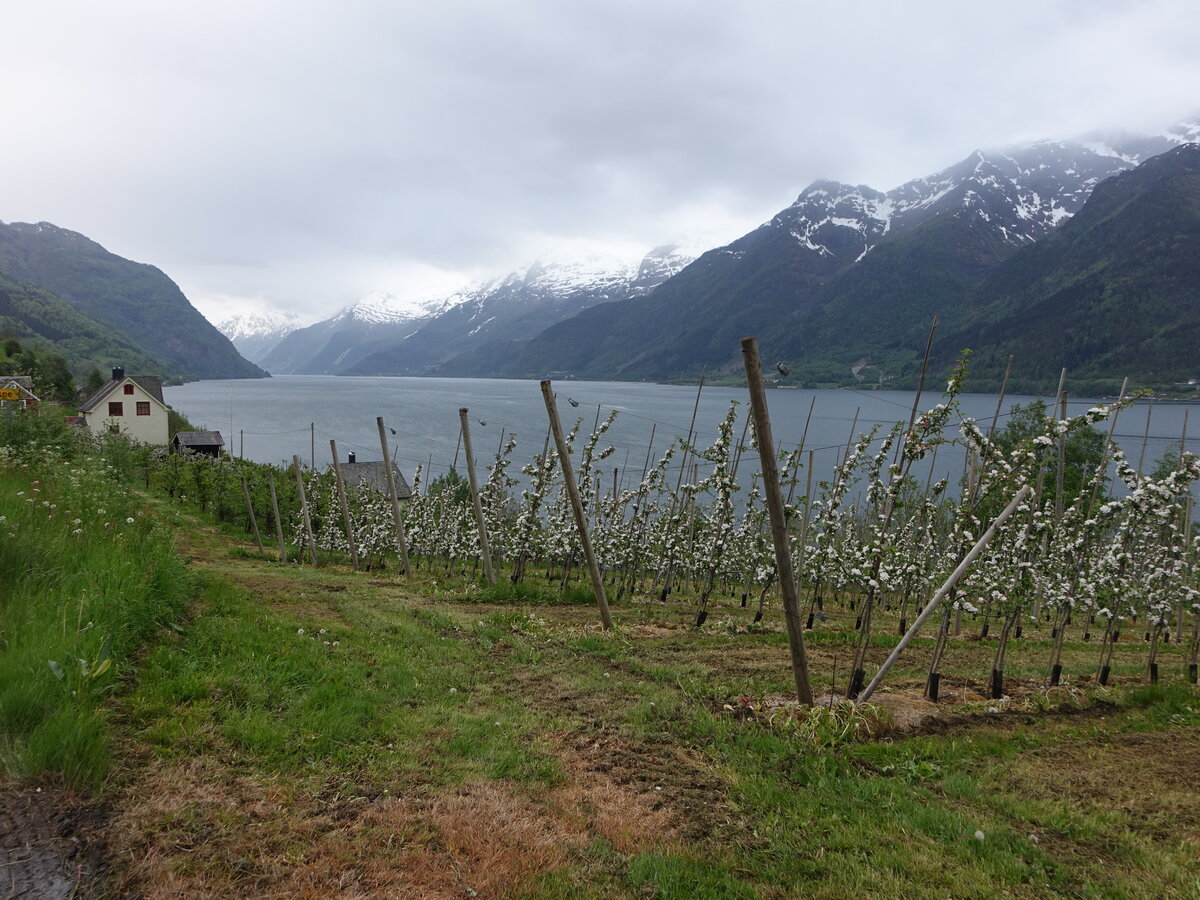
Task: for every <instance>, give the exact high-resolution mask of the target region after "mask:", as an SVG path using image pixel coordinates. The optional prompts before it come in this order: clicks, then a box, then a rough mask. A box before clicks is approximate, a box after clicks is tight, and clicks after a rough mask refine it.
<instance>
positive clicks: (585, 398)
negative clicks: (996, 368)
mask: <svg viewBox="0 0 1200 900" xmlns="http://www.w3.org/2000/svg"><path fill="white" fill-rule="evenodd" d="M554 388H555V390H556V391H557V393H558V400H559V402H558V408H559V415H560V417H561V418H562V420H563V425H564V427H565V428H570V427H571V425H572V424H573V423H574V422H575V421H576V420H577V419H583V423H584V424H583V428H582V429H581V430H582V431H583V432H584V433H587V432H590V431H591V429H592V427H593V425H594V423H595V421H596V418H597V413H599V416H600V418H601V419H603V418H604V416H606V415H607V414H608V412H609V411H610V410H612V409H616V410H618V416H617V420H616V423H615V424H614V425H613V427H612V429H611V430H610V431H609V432H608V434H607V435H606V439H605V444H606V445H607V444H611V445H613V446H614V447H615V448H616V452H615V453H613V454H612V456H610V457H609V458H608V459H607V460H605V461H604V463H602V464H601V470H602V471H603V472H604V475H605V477H606V479H609V480H611V479H612V477H613V474H612V473H613V470H614V469H616V470H617V479H618V481H619V482H621V483H623V484H625V485H626V486H629V485H631V484H633V483H634V482H635V481H636V480H637V479H638V478H639V477H640V476H641V472H642V468H643V466H644V464H645V461H646V454H647V449H648V447H650V437H651V431H652V429H653V433H654V443H653V446H652V447H650V450H651V453H652V455H653V457H654V458H655V459H657V458H658V457H660V456H661V455H662V453H663V452H664V451H665V450H666V448H667V445H668V443H669V442H670V441H671V440H672V439H673V438H674V437H675V436H676V435H686V434H687V432H688V425H689V423H690V421H691V419H692V409H693V406H694V405H695V403H696V396H697V389H696V387H694V386H690V387H689V386H673V385H661V384H638V383H629V382H609V381H562V382H556V383H555V385H554ZM164 393H165V396H166V400H167V402H168V403H169V404H171V405H172V406H173V407H175V409H177V410H179V411H180V412H181V413H183V414H184V415H185V416H187V418H188V419H189V420H190V421H191V422H192V423H193V424H194V425H196V427H198V428H206V429H212V430H214V431H220V432H221V434H222V435H223V436H224V437H225V443H226V448H227V449H228V450H229V451H230V452H232V453H233V454H235V455H243V456H245V457H246V458H247V459H251V460H254V461H256V462H265V463H288V464H290V462H291V458H292V456H293V454H295V455H298V456H300V458H301V460H302V461H303V462H304V463H305V464H311V460H312V457H313V454H314V450H315V456H316V463H317V465H318V466H319V467H320V468H325V466H327V465H328V463H329V462H330V449H329V439H330V438H335V439H336V440H337V444H338V449H339V451H340V453H341V455H342V459H343V461H344V460H345V458H346V454H347V453H348V452H350V451H353V452H354V453H355V454H357V458H358V460H359V461H367V460H378V459H381V458H382V454H381V453H380V448H379V437H378V431H377V428H376V425H375V417H376V416H383V419H384V422H385V424H386V425H387V426H388V428H389V433H388V440H389V442H390V445H391V447H392V452H393V453H394V455H395V458H396V460H397V461H398V463H399V464H400V468H401V469H402V470H403V471H404V473H405V475H406V476H408V477H409V478H410V479H411V477H412V474H413V471H414V470H415V469H416V467H417V465H422V466H425V467H426V468H427V470H428V471H431V472H432V473H433V475H435V476H436V475H438V474H443V473H445V472H446V471H447V469H449V468H450V466H451V465H452V464H453V463H454V461H455V458H456V454H457V456H458V468H459V470H460V471H462V470H463V460H462V457H461V450H460V448H459V433H458V432H459V417H458V410H459V407H463V406H465V407H467V408H468V409H469V410H470V422H471V438H472V443H473V444H474V449H475V455H476V458H477V461H478V462H477V464H478V465H480V466H484V465H486V464H487V463H488V462H490V460H491V458H492V456H493V455H494V454H495V452H496V450H497V449H498V447H499V445H500V443H501V440H502V438H503V437H505V436H507V435H510V434H516V436H517V448H516V450H515V451H514V453H513V457H512V458H513V460H514V465H513V467H512V468H511V469H510V472H512V473H513V474H516V471H517V469H519V467H520V466H521V465H523V464H524V463H525V462H527V461H529V460H530V459H531V458H532V457H533V456H534V455H535V454H538V453H541V451H542V446H543V443H544V441H545V438H546V431H547V419H546V408H545V404H544V402H543V400H542V394H541V390H540V388H539V386H538V383H537V382H536V381H515V380H502V379H476V378H384V377H375V378H345V377H335V376H320V375H292V376H276V377H274V378H269V379H239V380H230V381H197V382H192V383H190V384H184V385H179V386H176V387H168V388H166V389H165V391H164ZM568 398H569V400H574V401H575V402H576V403H578V406H573V405H572V404H571V403H570V402H569V400H568ZM913 399H914V395H913V393H911V392H906V391H850V390H826V391H808V390H772V391H769V392H768V397H767V402H768V405H769V407H770V411H771V423H772V427H773V430H774V433H775V438H776V440H777V441H779V442H780V443H782V444H783V445H784V446H785V447H789V448H792V447H795V446H796V445H797V444H798V443H799V441H800V437H801V434H802V433H803V431H804V426H805V420H806V418H807V417H808V414H809V408H810V406H811V408H812V419H811V423H810V424H809V428H808V437H807V440H806V444H805V446H806V448H811V449H813V450H815V451H816V456H815V464H816V465H815V472H814V474H815V476H816V477H817V478H824V477H826V476H827V475H828V473H829V472H830V470H831V469H832V467H833V466H834V464H835V461H836V459H837V457H838V454H839V453H840V452H842V451H843V450H844V448H845V445H846V442H847V440H848V438H849V437H850V435H851V426H852V424H853V423H854V422H855V417H856V416H857V425H856V426H855V432H856V433H858V432H862V431H866V430H868V429H869V428H870V427H871V426H873V425H879V426H880V432H881V433H883V432H886V430H887V429H888V428H889V427H891V425H893V424H894V423H895V422H897V421H900V420H903V421H905V422H907V420H908V416H909V413H910V412H911V410H912V405H913ZM939 399H940V398H939V396H938V395H937V394H936V393H928V392H927V393H926V394H925V396H924V398H923V399H922V402H921V407H922V408H923V409H924V408H928V407H930V406H932V405H933V404H934V403H936V402H938V400H939ZM1033 399H1035V398H1033V397H1029V396H1012V397H1009V398H1006V400H1005V401H1004V410H1003V411H1002V417H1001V420H1000V425H1001V426H1003V424H1004V422H1005V421H1006V419H1007V412H1008V410H1009V408H1011V406H1012V405H1013V404H1014V403H1027V402H1029V401H1031V400H1033ZM735 400H736V401H738V403H739V406H738V424H737V429H738V434H740V433H741V428H742V423H743V422H744V420H745V416H746V415H748V413H749V401H748V395H747V393H746V390H745V388H730V387H711V386H706V387H705V388H704V389H703V391H701V392H700V404H699V410H698V412H697V416H696V435H697V436H696V439H695V443H696V444H697V445H698V446H702V447H706V446H708V445H709V444H711V443H712V442H713V441H714V440H715V439H716V436H717V425H718V423H719V422H720V421H721V419H722V417H723V416H724V415H725V413H726V411H727V410H728V409H729V404H730V403H731V402H733V401H735ZM996 401H997V398H996V397H995V396H994V395H989V394H965V395H962V397H961V407H962V410H963V414H964V415H970V416H974V417H975V418H977V419H978V420H980V422H981V424H982V425H983V427H985V428H986V427H987V425H988V424H989V423H990V422H991V420H992V418H993V416H994V415H995V414H996ZM1096 402H1097V401H1095V400H1088V399H1080V400H1073V401H1071V402H1070V403H1069V405H1068V409H1069V412H1070V413H1071V414H1072V415H1075V414H1077V413H1080V412H1083V411H1085V410H1086V409H1088V408H1089V407H1091V406H1093V405H1095V403H1096ZM1189 408H1190V406H1189V405H1188V404H1167V403H1160V404H1155V405H1154V406H1153V407H1152V409H1150V407H1148V406H1147V405H1146V404H1138V405H1135V406H1134V407H1132V408H1130V409H1127V410H1125V411H1124V412H1122V413H1121V416H1120V419H1119V421H1118V424H1117V436H1118V441H1119V443H1120V444H1121V445H1122V447H1123V448H1124V449H1125V451H1126V453H1127V454H1128V455H1129V457H1130V459H1131V461H1133V462H1134V463H1136V462H1137V459H1138V457H1139V455H1140V454H1141V446H1142V439H1143V435H1144V433H1145V429H1146V424H1147V413H1148V410H1149V412H1150V422H1149V424H1150V439H1149V442H1148V444H1147V449H1146V467H1147V468H1149V467H1150V466H1152V465H1153V463H1154V461H1155V460H1157V459H1158V458H1159V457H1161V456H1162V454H1163V453H1164V452H1165V451H1166V449H1167V447H1168V445H1170V444H1171V443H1172V442H1176V441H1178V440H1179V439H1180V437H1181V435H1182V434H1183V430H1184V416H1185V414H1186V410H1187V409H1189ZM1192 418H1196V419H1200V415H1198V416H1195V417H1192ZM1101 427H1107V426H1101ZM390 429H395V434H394V435H393V434H391V432H390ZM1189 430H1194V431H1197V432H1200V421H1196V422H1193V423H1191V427H1190V429H1189ZM1196 443H1197V442H1196V441H1195V440H1192V439H1191V438H1190V437H1189V440H1188V449H1190V450H1192V451H1193V452H1195V451H1196V450H1197V449H1198V448H1197V446H1196ZM602 446H604V445H602ZM676 459H678V456H677V457H676ZM963 460H964V453H963V451H962V449H961V448H959V447H956V446H944V447H941V448H939V450H938V454H937V459H936V461H935V462H934V463H933V467H934V469H933V473H934V475H935V476H936V477H938V478H941V477H943V476H947V475H948V476H950V478H951V481H952V483H954V482H956V481H957V479H958V478H959V476H960V475H961V473H962V468H963ZM754 468H755V469H756V468H757V464H756V463H755V466H754ZM929 471H930V469H929V465H928V464H926V466H925V468H924V470H923V471H922V472H921V473H920V474H921V475H922V476H924V475H926V474H928V473H929Z"/></svg>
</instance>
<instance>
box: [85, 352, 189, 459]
mask: <svg viewBox="0 0 1200 900" xmlns="http://www.w3.org/2000/svg"><path fill="white" fill-rule="evenodd" d="M79 415H80V418H82V419H83V421H84V423H85V424H86V425H87V427H88V428H90V429H91V430H92V431H94V432H96V433H97V434H99V433H101V432H106V431H110V432H118V433H120V434H124V435H128V436H129V437H131V438H133V439H134V440H135V441H139V442H140V443H143V444H166V443H167V441H168V439H169V437H170V433H169V429H168V427H167V405H166V403H164V402H163V392H162V379H161V378H151V377H148V376H143V375H126V374H125V370H124V369H122V368H120V367H114V368H113V370H112V379H111V380H109V381H107V382H105V383H104V384H103V385H102V386H101V387H100V389H99V390H98V391H96V392H95V393H94V394H92V395H91V396H90V397H88V398H87V399H86V400H84V401H83V402H82V403H81V404H79Z"/></svg>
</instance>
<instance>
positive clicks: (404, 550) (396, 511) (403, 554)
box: [375, 416, 412, 581]
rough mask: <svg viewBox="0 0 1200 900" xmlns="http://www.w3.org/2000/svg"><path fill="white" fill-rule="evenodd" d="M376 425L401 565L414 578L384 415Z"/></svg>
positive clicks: (406, 573)
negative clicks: (384, 425)
mask: <svg viewBox="0 0 1200 900" xmlns="http://www.w3.org/2000/svg"><path fill="white" fill-rule="evenodd" d="M375 425H376V426H377V427H378V428H379V447H380V449H381V450H382V451H383V470H384V472H386V473H387V484H388V495H389V496H390V497H391V498H392V519H394V520H395V523H396V549H397V550H399V551H400V565H401V567H402V568H403V571H404V577H405V578H407V579H408V580H410V581H411V580H412V571H411V570H410V568H409V565H408V541H406V540H405V539H404V523H403V522H401V521H400V498H399V497H398V496H397V495H396V473H395V466H394V465H393V464H392V458H391V455H390V454H389V453H388V444H387V433H386V432H385V431H384V427H383V416H376V417H375Z"/></svg>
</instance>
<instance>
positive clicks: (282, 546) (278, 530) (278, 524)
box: [267, 469, 287, 562]
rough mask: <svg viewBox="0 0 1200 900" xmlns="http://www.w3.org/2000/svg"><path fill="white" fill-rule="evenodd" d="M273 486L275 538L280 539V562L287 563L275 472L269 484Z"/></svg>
mask: <svg viewBox="0 0 1200 900" xmlns="http://www.w3.org/2000/svg"><path fill="white" fill-rule="evenodd" d="M267 483H268V484H269V485H270V486H271V512H273V513H275V537H277V538H279V561H280V562H287V544H286V543H285V542H284V540H283V520H282V519H280V518H279V495H278V494H277V493H276V492H275V470H274V469H272V470H271V474H270V476H269V480H268V482H267Z"/></svg>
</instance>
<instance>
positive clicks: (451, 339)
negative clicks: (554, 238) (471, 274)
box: [263, 245, 691, 374]
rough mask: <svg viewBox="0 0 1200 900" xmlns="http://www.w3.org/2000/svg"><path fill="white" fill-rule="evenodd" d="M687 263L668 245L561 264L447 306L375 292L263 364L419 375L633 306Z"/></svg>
mask: <svg viewBox="0 0 1200 900" xmlns="http://www.w3.org/2000/svg"><path fill="white" fill-rule="evenodd" d="M690 261H691V257H690V256H688V255H686V254H684V253H683V252H681V251H680V250H678V249H677V248H676V247H675V245H668V246H665V247H657V248H655V249H654V250H652V251H650V253H648V254H646V255H645V256H644V257H641V258H638V259H633V260H630V259H622V258H619V257H615V256H611V255H605V254H598V253H591V254H571V255H565V254H560V255H557V256H546V257H543V258H542V259H540V260H538V261H537V262H534V263H532V264H530V265H529V266H526V267H524V268H522V269H519V270H517V271H514V272H510V273H509V274H507V275H504V276H501V277H497V278H492V279H488V280H486V281H483V282H480V283H478V284H475V285H471V286H469V287H467V288H464V289H462V290H460V291H457V292H455V293H453V294H451V295H449V296H446V297H436V298H423V299H418V300H408V299H405V298H402V297H401V296H399V295H397V294H390V293H384V292H376V293H373V294H370V295H368V296H367V297H364V298H363V299H362V300H360V301H359V302H358V303H355V304H354V305H352V306H349V307H347V308H345V309H343V310H342V311H341V312H339V313H338V314H337V315H335V316H333V317H332V318H330V319H326V320H325V321H323V322H318V323H316V324H315V325H311V326H309V327H307V328H303V329H299V330H297V331H295V332H293V333H292V334H291V335H289V336H288V337H287V338H285V339H284V340H283V341H281V342H280V343H279V344H278V346H276V347H275V349H274V350H272V351H271V353H270V354H268V355H267V357H266V358H265V359H264V361H263V364H264V366H265V367H266V368H267V370H268V371H270V372H272V373H274V374H424V373H427V372H430V371H431V370H432V369H433V368H434V367H436V366H439V365H442V364H445V363H447V362H448V361H449V360H451V359H452V358H453V357H455V356H457V355H459V354H470V353H472V352H474V351H477V350H478V349H479V348H482V347H484V346H485V345H487V344H489V343H492V342H496V341H508V340H514V339H523V338H527V337H529V336H530V335H531V334H532V333H534V332H537V331H540V330H541V329H542V328H545V327H546V326H547V325H549V324H552V323H554V322H558V321H561V320H562V319H564V318H567V317H568V316H570V315H573V314H574V313H576V312H578V311H579V310H581V309H585V308H587V307H588V306H592V305H594V304H596V303H603V302H605V301H609V300H623V299H626V298H629V297H636V296H640V295H642V294H644V293H646V292H648V291H649V290H651V289H652V288H653V287H654V286H656V285H658V284H660V283H661V282H663V281H664V280H666V279H667V278H669V277H670V276H671V275H673V274H675V273H676V272H678V271H680V270H681V269H682V268H683V267H684V266H686V265H687V263H688V262H690Z"/></svg>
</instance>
